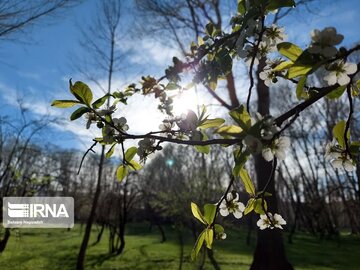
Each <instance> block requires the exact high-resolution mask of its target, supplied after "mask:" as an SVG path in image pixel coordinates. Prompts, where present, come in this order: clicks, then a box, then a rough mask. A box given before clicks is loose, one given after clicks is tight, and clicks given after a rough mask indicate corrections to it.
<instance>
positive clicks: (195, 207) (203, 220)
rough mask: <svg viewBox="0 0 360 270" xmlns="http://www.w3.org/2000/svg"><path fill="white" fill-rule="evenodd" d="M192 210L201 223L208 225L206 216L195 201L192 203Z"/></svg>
mask: <svg viewBox="0 0 360 270" xmlns="http://www.w3.org/2000/svg"><path fill="white" fill-rule="evenodd" d="M191 212H192V214H193V216H194V217H195V218H196V219H198V220H199V221H200V222H201V223H203V224H205V225H206V221H205V219H204V216H203V215H202V214H201V211H200V209H199V207H198V206H197V205H196V203H193V202H192V203H191Z"/></svg>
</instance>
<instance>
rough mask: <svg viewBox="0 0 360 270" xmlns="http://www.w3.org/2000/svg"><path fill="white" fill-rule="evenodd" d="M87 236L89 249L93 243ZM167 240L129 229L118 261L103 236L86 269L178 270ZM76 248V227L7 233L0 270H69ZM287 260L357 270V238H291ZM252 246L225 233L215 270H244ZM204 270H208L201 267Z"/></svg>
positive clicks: (188, 265) (321, 269)
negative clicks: (109, 250) (322, 239)
mask: <svg viewBox="0 0 360 270" xmlns="http://www.w3.org/2000/svg"><path fill="white" fill-rule="evenodd" d="M96 235H97V234H96V229H94V230H93V234H92V238H91V240H90V244H91V243H93V242H94V240H95V238H96ZM166 235H167V238H168V240H167V241H166V242H165V243H160V235H159V233H158V232H157V231H156V230H153V231H149V228H148V226H146V225H136V224H133V225H131V226H130V227H129V229H128V231H127V236H126V241H127V242H126V247H125V251H124V253H123V254H122V255H120V256H109V255H108V253H107V251H108V242H107V233H106V232H104V237H103V239H102V241H101V242H100V243H99V244H97V245H95V246H90V247H89V249H88V252H87V257H86V269H109V270H110V269H112V270H115V269H143V270H152V269H153V270H158V269H178V265H179V252H180V249H179V246H178V242H177V234H176V233H175V232H174V231H173V230H171V228H168V229H167V234H166ZM80 243H81V231H80V226H76V227H75V228H74V229H72V230H71V231H67V230H66V229H21V230H19V231H17V232H16V231H12V235H11V238H10V241H9V243H8V246H7V248H6V250H5V252H4V253H3V254H1V255H0V269H14V270H15V269H16V270H40V269H44V270H45V269H46V270H57V269H58V270H60V269H61V270H66V269H75V263H76V256H77V253H78V249H79V246H80ZM192 245H193V239H192V238H191V237H190V236H189V237H188V238H186V239H185V251H184V255H185V261H184V263H183V269H197V267H196V263H193V262H191V261H190V256H189V255H190V251H191V248H192ZM286 248H287V253H288V257H289V260H290V261H291V262H292V263H293V265H294V266H295V268H296V269H299V270H301V269H316V270H330V269H337V270H340V269H343V270H352V269H353V270H358V269H360V267H359V261H360V238H356V237H350V236H342V237H341V238H340V239H338V240H337V241H335V240H332V241H330V240H326V241H325V240H324V241H320V240H318V239H315V238H312V237H310V236H308V235H304V234H301V235H297V236H295V238H294V244H292V245H288V244H287V247H286ZM253 249H254V244H252V245H250V246H247V245H245V235H244V234H242V233H241V232H238V231H229V232H228V239H226V240H225V241H222V242H217V243H216V244H215V247H214V252H215V257H216V259H217V261H218V262H219V264H220V266H221V269H224V270H227V269H228V270H230V269H248V268H249V265H250V263H251V261H252V252H253ZM205 269H213V268H212V266H211V264H210V263H209V262H208V260H207V261H206V267H205Z"/></svg>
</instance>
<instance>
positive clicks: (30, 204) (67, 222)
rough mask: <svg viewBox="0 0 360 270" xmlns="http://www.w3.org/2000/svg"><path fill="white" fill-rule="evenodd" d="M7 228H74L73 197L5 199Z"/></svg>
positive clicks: (4, 222)
mask: <svg viewBox="0 0 360 270" xmlns="http://www.w3.org/2000/svg"><path fill="white" fill-rule="evenodd" d="M3 226H4V227H6V228H25V227H27V228H71V227H73V226H74V199H73V198H72V197H4V198H3Z"/></svg>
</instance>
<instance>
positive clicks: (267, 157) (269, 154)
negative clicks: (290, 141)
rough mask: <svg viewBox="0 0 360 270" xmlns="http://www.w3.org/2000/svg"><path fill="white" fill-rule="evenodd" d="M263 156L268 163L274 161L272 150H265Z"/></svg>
mask: <svg viewBox="0 0 360 270" xmlns="http://www.w3.org/2000/svg"><path fill="white" fill-rule="evenodd" d="M262 156H263V158H264V159H265V160H266V161H271V160H273V159H274V154H273V152H272V150H271V149H270V148H265V149H263V150H262Z"/></svg>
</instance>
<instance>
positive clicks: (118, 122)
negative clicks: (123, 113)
mask: <svg viewBox="0 0 360 270" xmlns="http://www.w3.org/2000/svg"><path fill="white" fill-rule="evenodd" d="M112 121H113V123H114V125H115V126H116V127H118V128H119V129H121V130H122V131H127V130H128V129H129V126H128V125H127V124H126V122H127V120H126V118H125V117H120V118H113V119H112Z"/></svg>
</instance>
